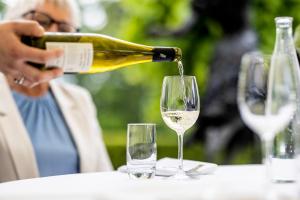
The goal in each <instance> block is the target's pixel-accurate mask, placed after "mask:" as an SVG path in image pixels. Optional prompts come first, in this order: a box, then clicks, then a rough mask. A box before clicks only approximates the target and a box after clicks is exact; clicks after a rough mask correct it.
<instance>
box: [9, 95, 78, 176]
mask: <svg viewBox="0 0 300 200" xmlns="http://www.w3.org/2000/svg"><path fill="white" fill-rule="evenodd" d="M13 97H14V99H15V101H16V103H17V106H18V108H19V112H20V114H21V116H22V118H23V122H24V124H25V126H26V128H27V132H28V133H29V137H30V139H31V142H32V145H33V148H34V152H35V156H36V160H37V165H38V169H39V173H40V176H53V175H62V174H72V173H78V172H79V157H78V153H77V149H76V147H75V144H74V141H73V139H72V137H71V133H70V130H69V128H68V126H67V124H66V122H65V119H64V117H63V115H62V112H61V110H60V108H59V107H58V104H57V102H56V100H55V98H54V96H53V94H52V92H50V91H49V92H47V93H46V94H45V95H44V96H42V97H29V96H26V95H23V94H21V93H18V92H15V91H13Z"/></svg>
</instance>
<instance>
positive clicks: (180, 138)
mask: <svg viewBox="0 0 300 200" xmlns="http://www.w3.org/2000/svg"><path fill="white" fill-rule="evenodd" d="M183 134H184V133H183V132H178V133H177V135H178V172H179V173H184V171H183Z"/></svg>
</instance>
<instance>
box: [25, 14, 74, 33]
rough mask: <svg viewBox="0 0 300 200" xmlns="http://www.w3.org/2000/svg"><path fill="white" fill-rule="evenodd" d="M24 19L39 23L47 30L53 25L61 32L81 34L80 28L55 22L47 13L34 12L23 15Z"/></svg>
mask: <svg viewBox="0 0 300 200" xmlns="http://www.w3.org/2000/svg"><path fill="white" fill-rule="evenodd" d="M22 17H24V18H25V19H30V20H34V21H36V22H38V23H39V24H40V25H41V26H42V27H44V28H45V29H49V28H50V27H51V26H52V25H53V24H56V25H57V28H58V31H59V32H79V28H76V27H74V26H72V25H71V24H68V23H66V22H62V21H58V20H55V19H53V18H52V17H51V16H49V15H48V14H46V13H42V12H37V11H34V10H32V11H29V12H27V13H25V14H23V15H22Z"/></svg>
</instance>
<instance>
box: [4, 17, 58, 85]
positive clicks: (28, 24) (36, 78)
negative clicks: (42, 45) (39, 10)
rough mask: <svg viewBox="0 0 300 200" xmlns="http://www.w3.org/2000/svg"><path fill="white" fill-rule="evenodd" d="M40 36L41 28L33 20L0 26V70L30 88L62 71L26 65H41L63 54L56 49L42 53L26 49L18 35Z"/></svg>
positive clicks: (42, 51) (41, 33) (27, 47)
mask: <svg viewBox="0 0 300 200" xmlns="http://www.w3.org/2000/svg"><path fill="white" fill-rule="evenodd" d="M43 34H44V29H43V28H42V27H41V26H40V25H39V24H38V23H37V22H34V21H7V22H2V23H0V35H1V38H0V71H1V72H3V73H4V74H5V75H6V76H11V77H12V78H13V79H14V80H15V82H16V83H18V84H22V85H24V86H26V87H33V86H35V85H37V84H39V83H42V82H47V81H50V80H51V79H54V78H56V77H58V76H61V75H62V74H63V71H62V69H59V68H56V69H51V70H47V71H41V70H39V69H36V68H34V67H33V66H31V65H29V64H27V62H28V61H30V62H34V63H41V64H45V63H46V62H47V61H48V60H51V59H54V58H58V57H60V56H61V55H62V54H63V52H62V51H61V50H59V49H56V50H42V49H37V48H33V47H29V46H27V45H25V44H23V43H22V42H21V40H20V38H21V36H34V37H41V36H42V35H43Z"/></svg>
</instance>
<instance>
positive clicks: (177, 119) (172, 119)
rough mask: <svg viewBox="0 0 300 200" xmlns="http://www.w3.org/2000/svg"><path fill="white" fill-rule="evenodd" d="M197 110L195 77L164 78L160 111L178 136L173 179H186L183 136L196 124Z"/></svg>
mask: <svg viewBox="0 0 300 200" xmlns="http://www.w3.org/2000/svg"><path fill="white" fill-rule="evenodd" d="M199 110H200V98H199V94H198V86H197V82H196V78H195V76H166V77H164V80H163V85H162V93H161V99H160V111H161V115H162V118H163V120H164V122H165V123H166V124H167V126H168V127H169V128H171V129H173V130H174V131H176V133H177V136H178V170H177V172H176V174H175V175H174V176H173V177H174V178H177V179H182V178H187V176H186V175H185V172H184V170H183V135H184V133H185V131H186V130H187V129H189V128H191V127H192V126H193V124H194V123H195V122H196V120H197V118H198V116H199V112H200V111H199Z"/></svg>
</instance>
